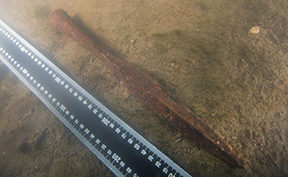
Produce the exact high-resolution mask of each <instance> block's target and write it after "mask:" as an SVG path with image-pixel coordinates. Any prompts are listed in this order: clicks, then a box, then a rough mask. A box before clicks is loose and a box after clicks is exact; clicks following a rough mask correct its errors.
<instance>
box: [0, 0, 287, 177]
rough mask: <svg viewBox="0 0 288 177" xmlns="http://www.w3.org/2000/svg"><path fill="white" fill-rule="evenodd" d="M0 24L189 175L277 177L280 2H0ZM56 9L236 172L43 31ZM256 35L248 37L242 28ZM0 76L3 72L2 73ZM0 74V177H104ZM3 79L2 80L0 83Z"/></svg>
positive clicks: (282, 162)
mask: <svg viewBox="0 0 288 177" xmlns="http://www.w3.org/2000/svg"><path fill="white" fill-rule="evenodd" d="M0 4H1V5H0V16H1V17H2V18H3V19H5V20H6V21H7V22H8V23H9V24H10V25H11V26H13V27H14V28H15V29H16V30H17V31H19V32H20V33H21V34H22V35H23V36H25V37H26V38H27V39H29V41H31V42H32V43H33V44H34V45H35V46H37V48H39V49H41V50H42V51H43V52H45V53H46V54H49V55H50V56H51V57H53V59H54V60H55V61H56V62H57V63H58V64H59V65H61V66H62V67H63V68H65V69H66V70H67V71H68V72H69V74H71V75H72V76H73V77H75V78H76V80H77V81H78V82H79V83H81V84H82V85H84V86H85V88H87V89H89V90H92V92H93V93H95V94H96V95H98V96H99V97H100V98H101V99H102V100H104V102H105V103H106V104H107V105H109V106H110V107H111V108H112V109H113V110H114V111H115V112H117V114H118V115H120V116H121V117H123V119H124V121H126V122H127V123H128V124H129V125H131V126H132V127H133V128H135V129H136V130H137V131H138V132H139V133H140V134H141V135H143V136H144V137H145V138H146V139H147V140H149V141H150V142H152V144H154V145H155V146H156V147H157V148H159V149H160V150H162V151H163V152H164V153H165V154H166V155H167V156H169V157H170V158H171V159H173V160H174V161H175V162H176V163H177V164H179V165H180V166H181V167H183V168H184V169H185V170H187V171H188V172H189V173H190V174H191V175H195V176H287V175H288V156H287V153H288V144H287V143H288V131H287V127H288V118H287V111H288V110H287V103H288V102H287V98H288V93H287V86H288V82H287V81H288V72H287V71H288V68H287V66H288V62H287V61H288V60H287V59H288V58H287V52H288V51H287V47H288V46H287V45H288V41H287V40H288V30H287V29H288V28H287V20H288V15H287V10H288V2H286V1H285V0H277V1H269V0H264V1H263V0H256V1H248V0H247V1H246V0H244V1H238V0H232V1H231V0H230V1H228V0H218V1H212V0H201V1H200V0H181V1H164V0H158V1H154V0H148V1H141V0H133V1H132V0H131V1H127V0H119V1H104V0H88V1H81V0H62V1H58V0H50V1H44V0H37V1H35V0H21V1H10V0H0ZM55 8H62V9H64V10H66V11H67V13H68V14H69V15H71V16H72V17H73V19H74V20H75V21H76V22H77V23H78V24H80V25H81V27H82V28H83V29H85V31H88V33H89V34H90V35H91V36H93V37H94V38H95V39H96V40H97V41H99V42H100V43H101V45H103V46H104V47H105V48H107V49H108V50H109V51H111V53H113V54H114V55H116V56H118V57H120V58H122V59H124V60H128V61H129V62H131V63H133V64H135V65H136V66H137V67H139V68H140V69H142V70H144V71H145V72H146V73H148V74H149V75H150V76H151V77H153V78H154V79H155V80H157V81H158V82H159V83H160V84H161V86H162V88H163V90H165V92H166V93H168V94H169V96H171V97H172V98H173V99H174V100H175V101H176V102H178V103H181V104H184V105H185V106H187V107H188V108H189V109H191V110H193V111H194V112H195V113H196V114H198V115H199V116H200V117H201V118H202V119H203V120H204V121H205V122H207V123H208V124H209V125H211V127H213V129H214V130H215V131H216V132H217V133H218V134H219V135H220V136H221V137H223V139H224V140H225V141H227V142H228V143H229V144H230V145H231V146H232V147H233V149H235V151H237V152H238V153H239V155H240V157H241V158H243V159H244V161H245V163H246V164H247V169H245V170H244V169H239V168H234V167H231V166H230V165H228V164H226V163H224V162H223V161H221V160H219V159H218V158H216V157H214V156H213V155H211V154H210V153H209V152H207V151H205V150H203V149H201V148H200V149H199V148H198V147H196V146H195V144H194V143H193V142H192V141H190V140H188V139H187V138H185V137H183V136H182V135H181V134H179V132H178V131H177V130H175V129H174V128H173V127H171V126H170V125H169V124H168V123H166V122H164V121H163V120H162V119H161V118H159V117H158V116H156V115H155V114H154V113H153V112H151V111H150V110H148V109H147V108H146V107H145V106H144V105H143V104H142V103H141V102H139V101H137V99H136V98H134V97H133V96H132V95H130V93H129V92H128V91H126V90H125V88H123V87H122V86H121V85H120V84H119V83H117V82H116V80H115V79H114V78H113V76H112V75H111V73H110V71H109V69H108V68H106V67H105V66H104V65H103V64H102V63H101V62H100V61H99V60H98V59H97V58H95V57H93V56H92V55H91V54H90V53H89V52H87V51H86V50H85V49H83V48H82V47H81V46H79V45H78V44H76V43H75V42H73V41H72V40H70V39H68V38H67V37H66V36H64V35H62V34H61V33H59V32H57V31H56V30H55V29H54V28H53V27H51V26H50V25H49V23H48V21H47V16H48V14H49V13H50V12H51V11H52V10H53V9H55ZM256 26H257V27H259V28H260V31H259V33H249V30H250V29H252V28H253V27H256ZM4 70H5V71H4ZM6 70H7V69H6V68H5V67H4V66H3V65H2V64H0V115H1V116H0V122H1V123H0V156H1V158H0V176H113V174H112V173H111V172H110V170H109V169H108V168H107V167H105V165H103V164H102V163H101V162H100V161H99V160H98V159H97V158H96V157H95V156H94V155H93V154H92V153H91V152H90V151H89V150H88V149H87V148H86V147H85V146H84V145H83V144H82V143H81V142H80V141H79V140H77V138H75V137H74V136H73V134H72V133H71V132H69V131H68V130H67V129H66V128H65V126H64V125H62V124H61V123H60V121H59V120H58V119H57V118H56V117H55V116H54V115H53V114H52V113H51V112H50V111H49V110H48V109H47V108H46V107H45V106H44V105H43V104H42V103H41V102H40V101H39V100H38V99H37V98H36V97H35V96H34V95H33V94H32V93H31V92H30V91H29V90H28V89H27V88H26V87H25V86H24V85H23V84H22V83H21V82H20V81H19V80H18V79H16V78H15V77H14V76H12V75H10V74H9V75H8V76H6V75H7V74H6V73H7V71H6ZM3 73H4V74H3Z"/></svg>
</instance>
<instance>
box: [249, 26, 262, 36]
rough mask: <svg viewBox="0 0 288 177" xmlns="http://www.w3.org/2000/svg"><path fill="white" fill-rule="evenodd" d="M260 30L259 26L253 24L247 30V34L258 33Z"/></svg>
mask: <svg viewBox="0 0 288 177" xmlns="http://www.w3.org/2000/svg"><path fill="white" fill-rule="evenodd" d="M259 32H260V28H259V26H254V27H253V28H251V29H250V30H249V32H248V34H250V33H251V34H257V33H259Z"/></svg>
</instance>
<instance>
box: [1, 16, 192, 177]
mask: <svg viewBox="0 0 288 177" xmlns="http://www.w3.org/2000/svg"><path fill="white" fill-rule="evenodd" d="M0 60H2V62H3V63H4V64H5V65H6V66H7V67H8V68H9V69H10V70H11V71H12V72H13V73H14V74H15V75H16V76H17V77H18V78H19V79H20V80H21V81H22V82H23V83H24V84H25V85H26V86H27V87H28V88H29V89H30V90H31V91H32V92H33V93H34V94H35V95H36V96H37V97H38V98H39V99H40V100H41V101H42V102H43V103H44V104H45V105H46V106H47V107H48V108H49V109H50V110H51V111H52V112H53V113H54V114H55V115H56V116H57V117H58V119H59V120H60V121H61V122H62V123H63V124H64V125H65V126H66V127H67V128H68V129H69V130H70V131H71V132H73V133H74V135H75V136H76V137H78V138H79V139H80V140H81V141H82V142H83V143H84V144H85V145H86V146H87V147H88V148H89V149H90V150H91V151H92V152H93V153H94V154H95V155H96V156H97V157H98V158H99V159H100V160H101V161H102V162H103V163H104V164H105V165H106V166H107V167H108V168H109V169H110V170H111V171H112V172H113V173H115V174H116V175H117V176H133V177H138V176H139V177H142V176H144V177H148V176H149V177H152V176H157V177H158V176H166V177H167V176H168V177H174V176H175V177H181V176H183V177H186V176H190V175H189V174H188V173H187V172H186V171H184V170H183V169H182V168H181V167H179V166H178V165H177V164H176V163H174V162H173V161H172V160H171V159H169V158H168V157H167V156H166V155H165V154H163V153H162V152H161V151H159V150H158V149H157V148H156V147H155V146H153V145H152V144H151V143H149V142H148V141H147V140H146V139H145V138H143V137H142V136H141V135H140V134H139V133H137V132H136V131H135V130H133V129H132V128H131V127H130V126H128V125H127V124H126V123H125V122H123V121H122V120H121V119H120V118H119V117H118V116H117V115H115V114H114V113H113V112H111V111H110V110H109V109H107V108H106V107H105V106H104V105H103V104H101V103H100V102H99V101H98V100H97V99H95V98H94V97H93V96H91V95H90V94H89V93H88V92H87V91H86V90H85V89H83V88H82V87H81V86H80V85H78V84H77V83H76V82H75V81H74V80H72V79H71V78H70V77H69V76H68V75H66V74H65V73H64V72H63V71H62V70H61V69H59V68H58V67H57V66H56V65H54V64H53V63H52V62H51V61H50V60H49V59H48V58H46V57H45V56H44V55H42V54H41V53H40V52H39V51H38V50H36V49H35V48H34V47H33V46H32V45H31V44H29V43H28V42H27V41H26V40H25V39H23V38H22V37H21V36H20V35H19V34H17V33H16V32H15V31H14V30H13V29H12V28H10V27H9V26H8V25H7V24H5V23H4V22H3V21H2V20H0Z"/></svg>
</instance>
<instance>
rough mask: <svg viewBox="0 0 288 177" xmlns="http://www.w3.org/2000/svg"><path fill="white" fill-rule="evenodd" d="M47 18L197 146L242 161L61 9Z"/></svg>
mask: <svg viewBox="0 0 288 177" xmlns="http://www.w3.org/2000/svg"><path fill="white" fill-rule="evenodd" d="M49 21H50V23H51V24H52V26H54V27H55V28H57V29H58V30H60V31H61V32H62V33H64V34H65V35H67V36H68V37H70V38H72V39H73V40H74V41H76V42H78V43H79V44H80V45H82V46H83V47H84V48H86V49H87V50H89V51H90V52H91V53H92V54H94V55H95V56H96V57H97V58H98V59H100V60H101V61H102V62H103V63H105V64H106V65H107V66H108V67H109V68H110V69H111V72H112V73H113V75H114V77H115V78H116V79H117V80H118V82H119V83H120V84H121V85H123V86H125V87H126V88H127V89H128V90H129V91H130V93H132V94H133V95H134V96H136V97H137V98H138V99H140V100H141V101H142V102H143V103H144V104H146V105H147V106H148V107H149V108H151V109H152V110H153V111H154V112H155V113H156V114H157V115H159V116H160V117H162V118H164V119H165V120H167V121H169V122H170V123H171V124H172V125H173V126H174V127H175V128H177V129H178V130H179V131H180V132H181V133H183V134H184V135H185V136H187V137H189V138H190V139H192V140H193V141H194V142H195V143H196V144H197V145H198V146H200V147H202V148H204V149H206V150H207V151H209V152H211V153H212V154H214V155H215V156H217V157H219V158H220V159H222V160H224V161H225V162H227V163H229V164H231V165H233V166H238V167H242V168H244V167H245V164H244V162H243V160H242V159H240V157H239V156H238V154H237V153H236V152H235V151H234V150H233V149H232V147H231V146H229V145H228V144H227V143H226V142H225V141H224V140H223V139H222V138H221V137H220V136H218V135H217V134H216V133H215V131H214V130H213V129H212V128H211V127H210V126H208V125H207V124H206V123H205V122H204V121H203V120H202V119H201V118H199V117H198V116H197V115H195V114H194V113H192V112H191V110H189V109H188V108H187V107H185V106H183V105H181V104H178V103H176V102H175V101H173V100H172V99H171V98H170V97H169V96H168V95H167V94H166V93H165V92H163V91H162V90H161V87H160V84H159V83H158V82H156V81H155V80H153V79H152V78H151V77H150V76H148V75H147V74H146V73H144V72H143V71H142V70H140V69H139V68H137V67H136V66H134V65H132V64H131V63H129V62H127V61H126V60H123V59H119V58H117V57H115V56H113V55H112V54H111V53H109V52H108V51H107V50H106V49H104V48H103V47H102V46H100V45H99V44H98V43H97V42H96V41H95V40H93V39H92V38H91V37H89V36H88V35H87V34H85V33H84V32H83V31H82V30H81V29H80V28H79V27H77V25H76V24H74V23H73V21H72V18H71V17H70V16H68V14H67V13H66V12H65V11H64V10H62V9H56V10H53V11H52V12H51V14H50V15H49Z"/></svg>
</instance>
